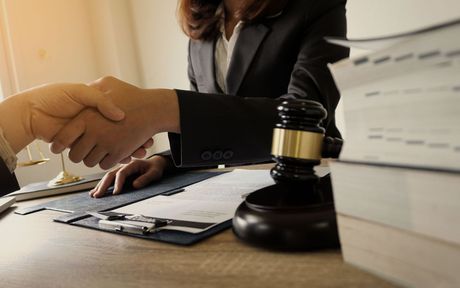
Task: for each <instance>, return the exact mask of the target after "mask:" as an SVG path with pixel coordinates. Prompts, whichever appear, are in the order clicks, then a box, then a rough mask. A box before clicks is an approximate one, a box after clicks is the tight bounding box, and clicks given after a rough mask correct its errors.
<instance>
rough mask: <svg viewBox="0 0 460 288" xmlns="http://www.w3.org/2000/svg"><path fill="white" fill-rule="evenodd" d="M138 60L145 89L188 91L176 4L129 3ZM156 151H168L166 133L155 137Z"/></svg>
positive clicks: (148, 0)
mask: <svg viewBox="0 0 460 288" xmlns="http://www.w3.org/2000/svg"><path fill="white" fill-rule="evenodd" d="M131 6H132V11H133V20H134V27H135V33H136V38H137V47H138V48H139V50H138V53H139V54H138V57H139V62H140V67H141V69H140V71H141V75H142V85H143V86H144V87H145V88H177V89H188V87H189V82H188V78H187V43H188V38H187V37H186V36H185V34H184V33H182V31H181V29H180V28H179V25H178V22H177V18H176V6H177V2H176V1H171V0H168V1H165V0H131ZM154 139H155V146H154V149H155V150H156V151H163V150H166V149H168V148H169V142H168V140H167V137H166V135H165V134H163V135H157V136H155V138H154Z"/></svg>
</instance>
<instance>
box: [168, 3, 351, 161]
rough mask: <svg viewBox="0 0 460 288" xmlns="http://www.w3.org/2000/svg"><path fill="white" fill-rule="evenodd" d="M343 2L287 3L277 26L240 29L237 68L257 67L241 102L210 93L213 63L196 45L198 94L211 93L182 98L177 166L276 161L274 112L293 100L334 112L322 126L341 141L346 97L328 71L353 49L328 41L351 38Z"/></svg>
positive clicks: (174, 141) (174, 143) (175, 139)
mask: <svg viewBox="0 0 460 288" xmlns="http://www.w3.org/2000/svg"><path fill="white" fill-rule="evenodd" d="M345 2H346V1H342V0H331V1H300V0H299V1H289V3H290V5H289V6H288V7H287V8H286V10H285V11H284V13H283V15H282V16H280V18H279V19H275V20H273V21H271V20H270V21H271V22H270V21H267V23H265V24H261V25H250V26H248V27H247V28H246V29H244V30H242V32H241V34H240V36H239V37H240V38H239V40H238V41H240V42H239V43H240V45H238V46H237V47H236V48H235V49H237V50H236V51H235V52H234V55H233V57H234V58H232V61H234V62H233V63H240V64H246V65H248V64H247V63H251V64H250V66H249V68H248V70H247V72H246V74H245V76H244V78H243V81H242V82H241V84H240V85H239V88H238V90H237V92H236V93H237V95H236V96H226V95H221V94H216V93H215V92H213V91H212V84H213V82H212V81H213V78H212V73H213V72H212V70H210V69H208V70H209V71H206V70H205V69H203V67H206V65H202V62H203V61H202V60H203V59H207V57H204V55H203V54H202V53H203V52H202V51H203V50H205V49H203V46H204V45H203V44H197V45H195V46H193V47H192V48H194V49H192V50H191V53H192V60H194V62H193V61H192V62H193V64H194V67H195V68H197V69H195V72H196V74H198V75H200V76H199V77H196V80H197V81H198V82H199V83H198V87H204V89H205V90H206V89H209V90H211V91H210V92H212V93H209V94H202V93H201V94H199V93H195V92H190V91H177V94H178V99H179V106H180V107H181V113H180V115H181V134H173V133H170V134H169V140H170V144H171V152H172V155H173V158H174V161H175V164H176V165H177V166H180V167H194V166H210V165H216V164H232V165H234V164H243V163H254V162H263V161H268V160H270V157H271V156H270V148H271V142H272V141H271V137H272V133H273V130H272V128H273V127H274V124H275V121H276V117H277V115H276V114H277V110H276V106H278V104H279V103H280V102H281V101H283V100H286V99H290V98H299V99H308V100H315V101H318V102H320V103H322V105H323V106H324V107H325V108H326V109H327V111H328V118H327V119H326V120H325V121H324V122H323V126H324V127H325V128H326V134H327V135H328V136H332V137H340V133H339V132H338V130H337V128H336V126H335V121H334V118H335V117H334V115H335V108H336V106H337V103H338V100H339V97H340V96H339V93H338V91H337V89H336V87H335V85H334V81H333V79H332V76H331V74H330V72H329V70H328V67H327V64H328V63H334V62H336V61H338V60H340V59H342V58H345V57H347V56H348V53H349V50H348V49H347V48H343V47H336V46H333V45H330V44H328V43H326V42H325V41H324V39H323V38H324V37H325V36H342V37H344V36H345V35H346V17H345ZM264 29H265V30H266V31H268V32H266V34H265V36H263V37H259V38H262V39H263V42H260V45H259V47H258V48H257V53H256V54H255V56H254V57H253V58H252V59H248V58H247V57H248V56H246V55H247V53H245V52H247V51H248V50H251V49H254V48H253V47H254V46H255V44H254V43H252V42H251V39H254V38H256V37H254V36H258V35H260V34H261V33H263V32H260V31H263V30H264ZM205 47H207V46H205ZM248 47H249V48H248ZM238 49H239V50H238ZM235 53H236V55H235ZM205 56H206V55H205ZM245 57H246V58H245ZM240 66H241V65H238V67H236V66H235V67H236V69H233V71H230V72H229V73H232V72H236V73H232V75H233V77H231V78H232V79H235V78H237V77H238V75H241V73H242V71H244V70H242V68H241V67H240ZM235 67H233V68H235ZM189 70H190V69H189ZM230 70H232V69H230ZM232 86H236V85H235V84H233V85H232ZM225 153H226V154H227V155H226V156H227V157H224V155H225Z"/></svg>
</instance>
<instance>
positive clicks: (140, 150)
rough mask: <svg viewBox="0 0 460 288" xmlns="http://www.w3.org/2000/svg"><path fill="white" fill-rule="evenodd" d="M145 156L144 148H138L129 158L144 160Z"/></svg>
mask: <svg viewBox="0 0 460 288" xmlns="http://www.w3.org/2000/svg"><path fill="white" fill-rule="evenodd" d="M145 155H147V150H145V148H144V147H141V148H138V149H137V150H136V151H134V153H133V154H131V157H134V158H144V157H145Z"/></svg>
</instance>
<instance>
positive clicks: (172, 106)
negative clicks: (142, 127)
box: [146, 89, 180, 134]
mask: <svg viewBox="0 0 460 288" xmlns="http://www.w3.org/2000/svg"><path fill="white" fill-rule="evenodd" d="M146 91H147V93H148V94H150V95H149V97H152V100H153V101H152V106H151V110H149V113H150V114H151V116H152V117H153V119H152V125H154V128H153V129H154V131H155V134H156V133H161V132H172V133H180V114H179V101H178V98H177V94H176V91H174V90H171V89H150V90H146Z"/></svg>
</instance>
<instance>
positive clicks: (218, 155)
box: [169, 90, 281, 167]
mask: <svg viewBox="0 0 460 288" xmlns="http://www.w3.org/2000/svg"><path fill="white" fill-rule="evenodd" d="M176 92H177V95H178V99H179V107H180V124H181V134H174V133H169V141H170V144H171V152H172V155H173V160H174V164H175V165H176V166H177V167H193V166H212V165H217V164H223V163H225V164H249V163H258V162H264V161H268V160H270V149H271V142H272V139H271V138H272V132H273V127H274V125H275V121H276V119H277V117H276V115H277V114H276V107H277V106H278V104H279V103H280V102H281V100H274V99H266V98H242V97H235V96H228V95H222V94H204V93H198V92H192V91H181V90H177V91H176ZM235 115H237V116H235Z"/></svg>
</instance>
